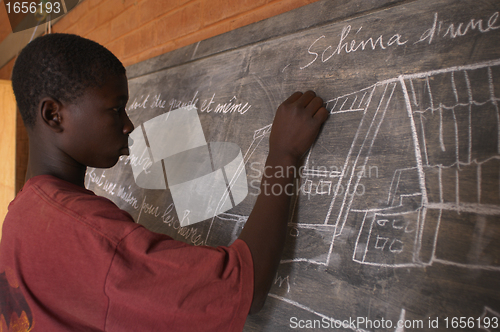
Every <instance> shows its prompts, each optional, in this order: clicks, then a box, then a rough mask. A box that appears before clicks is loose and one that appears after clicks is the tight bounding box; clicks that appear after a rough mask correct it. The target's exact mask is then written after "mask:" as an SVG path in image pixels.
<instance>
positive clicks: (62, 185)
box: [8, 175, 140, 242]
mask: <svg viewBox="0 0 500 332" xmlns="http://www.w3.org/2000/svg"><path fill="white" fill-rule="evenodd" d="M21 216H22V217H23V219H24V220H27V221H26V222H27V223H29V222H30V221H31V222H36V223H40V222H42V223H43V222H44V221H47V222H50V223H51V224H61V226H62V224H64V223H65V222H72V226H75V227H76V225H79V226H80V227H84V228H88V229H91V230H93V231H95V232H98V233H100V234H101V235H103V236H105V237H107V238H109V240H111V241H112V242H119V241H120V240H121V238H123V237H124V236H126V235H127V234H128V233H130V232H131V231H133V230H134V229H136V228H137V227H140V226H139V225H138V224H136V223H135V222H134V220H133V218H132V217H131V216H130V214H129V213H128V212H126V211H123V210H121V209H120V208H118V207H117V206H116V204H114V203H113V202H112V201H110V200H109V199H107V198H104V197H100V196H97V195H95V194H94V193H93V192H92V191H90V190H87V189H84V188H81V187H78V186H76V185H74V184H71V183H69V182H66V181H64V180H61V179H58V178H56V177H54V176H50V175H41V176H36V177H34V178H32V179H30V180H29V181H28V182H27V183H26V184H25V186H24V187H23V190H22V191H21V192H20V193H19V194H18V196H17V197H16V198H15V199H14V201H13V202H12V203H11V204H10V206H9V213H8V217H9V218H12V217H15V218H19V217H21Z"/></svg>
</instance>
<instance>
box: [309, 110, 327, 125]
mask: <svg viewBox="0 0 500 332" xmlns="http://www.w3.org/2000/svg"><path fill="white" fill-rule="evenodd" d="M329 115H330V112H328V110H327V109H326V108H325V107H321V108H320V109H318V111H317V112H316V113H314V116H313V119H314V120H316V121H319V123H324V122H325V121H326V120H327V119H328V116H329Z"/></svg>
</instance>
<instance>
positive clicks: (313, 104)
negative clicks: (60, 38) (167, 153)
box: [26, 75, 328, 313]
mask: <svg viewBox="0 0 500 332" xmlns="http://www.w3.org/2000/svg"><path fill="white" fill-rule="evenodd" d="M127 100H128V85H127V79H126V77H125V76H124V75H123V76H112V77H110V78H109V79H108V80H107V81H106V82H105V84H104V85H103V86H102V87H100V88H89V89H87V90H86V91H85V92H84V94H83V95H82V96H81V97H79V98H77V99H76V100H75V101H73V102H71V103H68V102H64V101H60V100H57V99H55V98H52V97H49V96H47V97H44V98H42V99H41V100H40V103H39V106H38V109H37V119H36V122H35V125H34V126H33V127H32V128H28V135H29V137H30V155H29V162H28V171H27V175H26V179H30V178H32V177H34V176H37V175H43V174H47V175H53V176H55V177H58V178H60V179H63V180H66V181H68V182H70V183H73V184H75V185H77V186H80V187H84V180H85V172H86V169H87V167H99V168H108V167H112V166H114V165H115V164H116V162H117V161H118V158H119V157H120V156H121V155H124V154H125V155H126V154H128V147H127V144H128V135H129V134H130V133H131V132H132V131H133V130H134V126H133V124H132V123H131V122H130V119H129V118H128V116H127V114H126V112H125V105H126V103H127ZM327 117H328V111H327V110H326V109H325V108H324V107H323V100H322V99H321V98H319V97H317V96H316V94H315V93H314V92H312V91H307V92H305V93H301V92H296V93H294V94H292V95H291V96H290V97H289V98H288V99H287V100H286V101H285V102H283V104H281V105H280V107H279V108H278V110H277V112H276V116H275V119H274V122H273V126H272V131H271V137H270V139H269V146H270V148H269V155H268V157H267V161H266V172H265V174H264V175H263V178H262V184H261V194H260V195H259V197H258V198H257V201H256V203H255V207H254V208H253V210H252V213H251V214H250V216H249V218H248V221H247V222H246V224H245V227H244V228H243V230H242V232H241V234H240V236H239V238H240V239H241V240H243V241H245V243H246V244H247V245H248V247H249V249H250V252H251V254H252V258H253V264H254V295H253V301H252V305H251V308H250V313H256V312H258V311H259V310H260V309H261V308H262V306H263V305H264V302H265V300H266V297H267V294H268V292H269V289H270V288H271V284H272V280H273V278H274V276H275V273H276V270H277V268H278V265H279V261H280V257H281V254H282V251H283V246H284V243H285V236H286V229H287V222H288V211H289V205H290V200H291V196H289V195H287V194H285V193H284V191H283V193H282V194H281V195H274V194H272V193H271V191H270V190H269V188H272V186H280V187H281V188H285V187H286V186H287V185H291V184H292V183H293V181H294V174H293V172H292V173H291V174H286V175H284V174H285V173H283V172H280V170H287V169H290V167H298V166H299V162H300V160H301V158H302V156H303V155H304V154H305V153H306V152H307V150H308V149H309V148H310V147H311V145H312V143H313V142H314V140H315V139H316V137H317V135H318V133H319V130H320V128H321V125H322V124H323V123H324V122H325V121H326V119H327ZM277 174H279V176H277ZM266 187H267V188H266ZM266 193H267V195H266Z"/></svg>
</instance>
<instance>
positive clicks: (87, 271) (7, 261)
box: [0, 175, 253, 332]
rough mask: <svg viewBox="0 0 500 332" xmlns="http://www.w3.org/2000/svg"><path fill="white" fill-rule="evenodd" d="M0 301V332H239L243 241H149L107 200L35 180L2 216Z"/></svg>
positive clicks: (246, 283) (248, 291)
mask: <svg viewBox="0 0 500 332" xmlns="http://www.w3.org/2000/svg"><path fill="white" fill-rule="evenodd" d="M4 293H6V296H5V297H4ZM0 294H2V295H1V296H2V297H4V298H3V300H2V299H0V310H1V311H0V315H3V317H2V316H0V330H2V324H5V325H6V326H4V328H5V329H7V328H8V327H9V325H11V326H12V324H28V326H32V328H33V329H32V331H51V332H55V331H102V330H105V331H120V332H123V331H190V332H191V331H217V332H219V331H241V330H242V329H243V325H244V323H245V320H246V317H247V314H248V311H249V309H250V304H251V302H252V294H253V265H252V258H251V255H250V251H249V249H248V247H247V245H246V244H245V243H244V242H243V241H241V240H236V241H235V242H234V243H233V244H232V245H231V246H229V247H218V248H211V247H195V246H190V245H187V244H185V243H182V242H179V241H176V240H173V239H172V238H170V237H169V236H167V235H163V234H156V233H153V232H150V231H148V230H147V229H145V228H144V227H142V226H141V225H138V224H136V223H134V221H133V219H132V217H131V216H130V215H129V214H128V213H127V212H125V211H123V210H120V209H119V208H118V207H117V206H116V205H115V204H114V203H113V202H111V201H110V200H108V199H106V198H103V197H99V196H96V195H95V194H94V193H93V192H91V191H88V190H86V189H83V188H80V187H78V186H75V185H73V184H71V183H68V182H66V181H63V180H60V179H58V178H55V177H53V176H49V175H43V176H37V177H34V178H32V179H30V180H29V181H28V182H27V183H26V185H25V186H24V188H23V190H22V192H20V193H19V194H18V195H17V197H16V198H15V199H14V201H12V203H11V204H10V206H9V212H8V214H7V217H6V218H5V222H4V225H3V234H2V241H1V244H0ZM2 301H3V302H2ZM2 311H3V312H2ZM23 312H24V314H23ZM22 315H24V316H22ZM2 319H3V321H2Z"/></svg>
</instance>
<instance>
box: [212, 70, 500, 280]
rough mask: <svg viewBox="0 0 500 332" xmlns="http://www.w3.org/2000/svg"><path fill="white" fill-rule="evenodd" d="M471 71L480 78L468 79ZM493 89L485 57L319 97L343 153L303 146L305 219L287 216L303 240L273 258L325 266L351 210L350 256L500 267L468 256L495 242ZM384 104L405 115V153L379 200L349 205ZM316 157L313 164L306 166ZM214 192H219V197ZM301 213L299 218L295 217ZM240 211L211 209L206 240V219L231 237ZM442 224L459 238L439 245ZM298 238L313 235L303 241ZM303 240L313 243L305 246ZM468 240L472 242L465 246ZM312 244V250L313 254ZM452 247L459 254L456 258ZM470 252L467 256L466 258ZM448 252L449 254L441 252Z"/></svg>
mask: <svg viewBox="0 0 500 332" xmlns="http://www.w3.org/2000/svg"><path fill="white" fill-rule="evenodd" d="M471 78H474V82H481V83H480V84H479V85H477V84H476V85H475V86H471V83H470V82H471ZM495 92H496V94H495ZM498 94H500V60H495V61H489V62H484V63H478V64H473V65H468V66H462V67H451V68H446V69H440V70H434V71H429V72H423V73H417V74H411V75H401V76H399V77H397V78H394V79H389V80H386V81H381V82H378V83H376V84H374V85H372V86H370V87H368V88H365V89H362V90H359V91H356V92H354V93H351V94H348V95H344V96H341V97H337V98H334V99H331V100H329V101H328V103H327V108H328V109H329V110H330V114H331V117H332V118H333V119H332V120H331V122H333V123H337V124H338V125H339V126H344V127H347V126H346V124H347V123H349V124H351V127H350V128H347V129H348V131H346V130H344V131H343V132H342V135H337V134H335V135H332V138H331V139H334V140H337V141H335V142H334V145H336V146H339V148H338V151H341V152H343V153H344V155H343V156H340V157H339V156H338V155H339V154H337V155H336V156H335V157H336V160H335V161H334V162H333V163H332V161H321V160H320V159H321V158H323V159H324V157H323V152H322V151H321V149H320V147H319V146H318V144H316V145H315V146H313V148H312V149H311V150H310V152H309V154H308V155H307V158H306V161H305V168H304V170H303V172H302V183H301V188H300V195H298V196H297V199H296V201H295V205H296V206H295V208H294V209H293V211H297V212H295V215H294V216H293V218H292V219H298V220H305V219H307V220H309V222H308V223H303V222H294V221H292V222H291V223H289V226H290V228H291V231H290V234H291V235H292V236H297V235H298V234H300V236H301V238H302V239H303V241H304V243H305V244H304V245H303V246H301V244H300V242H299V243H298V244H297V245H296V247H295V248H294V252H293V257H289V258H286V257H285V258H284V259H283V260H282V263H293V262H301V261H306V262H309V263H312V264H318V265H324V266H328V265H329V264H330V259H331V256H332V252H333V251H334V243H335V239H336V238H338V237H339V236H341V235H342V234H343V231H344V230H345V228H346V226H347V225H348V221H349V220H350V219H349V217H350V216H351V215H353V214H361V215H362V224H361V227H359V232H358V235H357V239H356V244H355V247H354V250H353V255H352V260H353V261H354V262H357V263H360V264H366V265H375V266H386V267H395V268H397V267H424V266H428V265H432V264H433V263H441V264H449V265H456V266H460V267H464V268H471V269H485V270H493V271H500V265H499V263H498V261H497V262H493V261H492V260H490V259H488V257H486V258H485V259H483V260H481V259H477V258H478V257H479V256H480V254H481V251H482V250H483V251H484V250H485V249H486V248H487V246H489V247H488V249H489V250H492V249H493V252H499V251H500V246H498V245H496V244H493V243H492V240H493V239H494V237H495V235H496V234H497V233H498V231H499V228H500V225H499V223H498V218H499V215H500V111H499V106H498V101H499V100H500V96H497V95H498ZM390 111H392V112H395V113H399V114H401V113H402V112H404V114H406V115H407V116H408V119H409V121H408V125H407V127H404V126H403V127H402V128H401V130H400V131H401V132H403V134H405V135H406V136H407V137H408V138H409V141H410V143H411V144H410V145H411V146H410V147H411V150H412V152H410V153H408V156H409V157H410V158H408V160H406V161H405V162H403V163H402V164H406V165H394V167H395V168H394V170H393V172H392V173H391V176H390V179H389V177H388V179H389V181H386V182H387V183H386V185H385V187H384V186H383V185H380V186H378V188H377V190H376V193H375V194H376V196H379V197H383V203H378V204H377V205H376V206H368V207H365V208H363V209H360V208H356V207H355V204H353V203H354V202H355V200H356V198H359V197H362V196H358V195H356V194H354V193H357V192H358V189H359V186H360V183H361V182H362V180H363V178H364V177H366V171H367V169H368V162H369V160H370V157H372V152H373V151H374V150H376V149H377V148H378V147H377V144H380V143H383V142H381V141H383V140H379V141H377V136H380V135H381V128H382V124H383V123H384V120H386V121H387V114H388V113H389V112H390ZM353 124H354V125H353ZM270 129H271V126H270V125H268V126H266V127H264V128H261V129H259V130H256V131H255V133H254V139H253V142H252V143H251V145H250V147H249V148H248V149H247V151H246V152H245V154H244V156H243V162H242V163H241V164H240V166H239V167H238V170H237V171H236V172H235V173H234V177H235V178H237V177H238V175H239V174H240V172H241V171H242V170H243V169H244V167H243V164H244V163H247V162H248V159H249V158H250V156H251V155H252V154H253V152H254V151H255V149H257V147H258V145H259V144H260V143H261V141H262V139H263V138H264V136H265V135H266V134H268V133H269V132H270ZM405 131H406V132H405ZM334 132H335V131H334ZM386 134H387V135H389V136H390V135H391V133H386ZM334 136H335V137H334ZM346 137H347V138H346ZM384 142H385V141H384ZM330 144H331V142H330ZM318 160H319V163H320V164H321V166H323V167H315V166H314V164H315V161H316V164H318ZM328 162H331V163H332V164H331V165H328ZM339 162H340V166H339ZM334 166H335V167H334ZM336 166H339V167H336ZM360 170H361V171H360ZM376 180H377V181H378V180H379V179H376ZM486 193H487V194H486ZM372 196H373V193H372ZM300 199H308V200H316V201H319V202H320V206H321V207H326V209H318V208H315V209H314V211H309V210H305V211H302V212H301V209H300V208H299V209H297V208H298V207H301V204H299V201H300ZM362 199H364V197H363V198H362ZM224 200H227V197H224V198H223V199H221V201H220V203H219V205H223V204H224ZM381 201H382V200H381V199H379V202H381ZM304 205H307V203H306V204H302V206H304ZM317 206H318V205H316V207H317ZM301 213H304V214H305V215H307V218H300V214H301ZM217 219H220V220H217ZM246 219H247V217H246V216H239V215H231V214H223V215H220V216H219V217H214V218H212V221H211V226H210V229H209V232H208V234H207V240H208V238H209V236H210V230H211V229H212V225H213V224H214V223H216V222H223V221H233V222H235V225H234V227H235V229H234V231H233V233H234V234H233V236H232V240H234V238H236V236H237V234H238V233H239V231H238V230H241V228H242V227H243V225H244V222H245V221H246ZM457 219H459V220H461V221H463V220H467V221H468V222H467V223H466V224H467V225H465V226H463V225H460V224H463V222H461V223H460V222H458V223H457V221H456V220H457ZM226 227H227V224H226ZM452 228H454V229H456V230H455V231H454V232H453V236H462V237H463V239H462V241H461V243H467V244H470V246H469V247H465V248H462V249H461V248H457V247H447V246H446V245H443V244H442V243H441V242H440V241H439V239H440V235H441V232H442V231H443V229H444V230H445V231H446V232H448V231H449V230H450V229H452ZM441 236H442V235H441ZM308 237H309V238H311V237H321V238H322V239H323V241H319V242H318V241H317V240H315V239H313V240H311V239H308V240H304V239H307V238H308ZM311 241H314V243H315V246H314V251H313V252H311V246H310V245H309V244H310V243H311ZM448 242H449V241H448ZM493 242H496V241H493ZM477 243H480V245H479V246H477V245H476V246H475V247H473V246H474V244H477ZM449 245H450V244H448V246H449ZM322 246H323V247H322ZM321 247H322V248H321ZM318 248H321V249H318ZM318 250H322V251H323V252H322V254H320V255H318ZM457 251H458V252H459V253H462V255H461V256H462V257H461V258H460V259H458V260H457V257H456V253H457ZM471 251H472V252H474V251H475V252H476V254H477V255H475V256H474V255H473V257H471ZM450 253H454V257H449V256H450Z"/></svg>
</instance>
